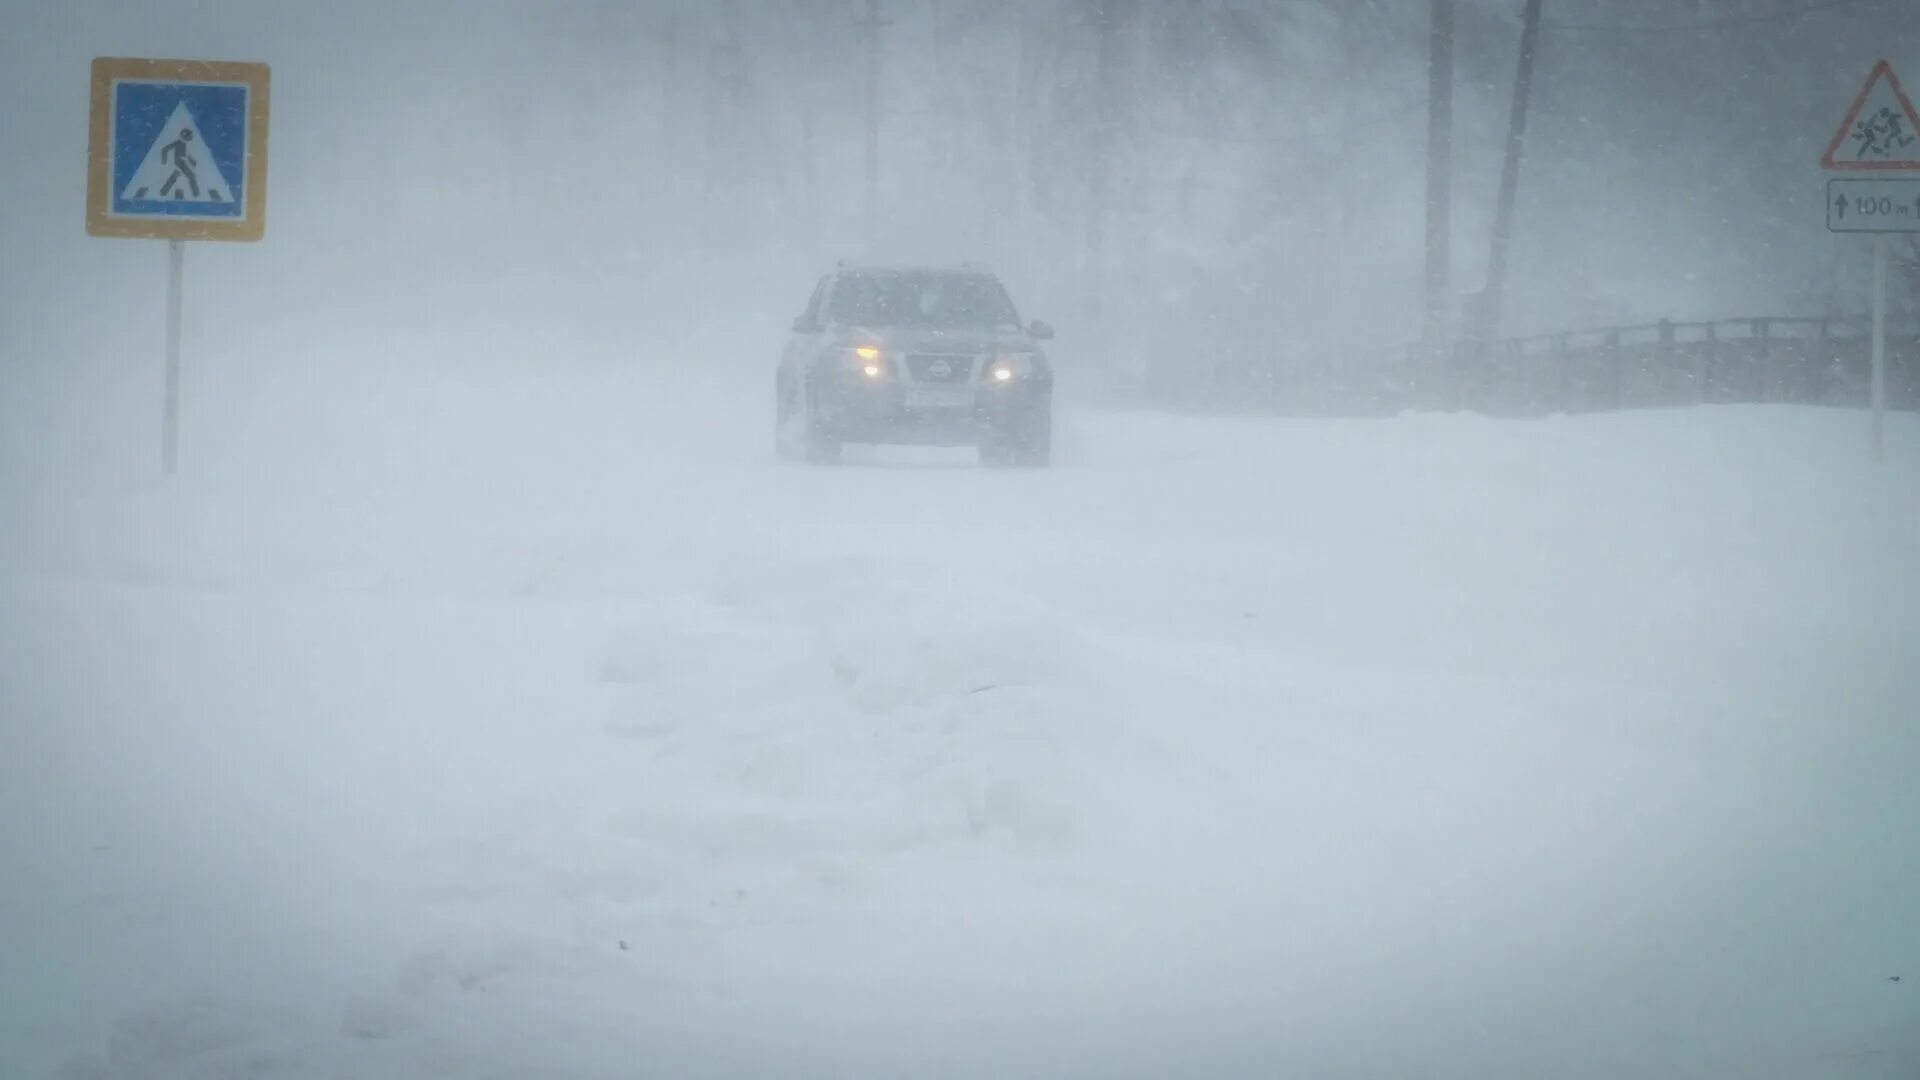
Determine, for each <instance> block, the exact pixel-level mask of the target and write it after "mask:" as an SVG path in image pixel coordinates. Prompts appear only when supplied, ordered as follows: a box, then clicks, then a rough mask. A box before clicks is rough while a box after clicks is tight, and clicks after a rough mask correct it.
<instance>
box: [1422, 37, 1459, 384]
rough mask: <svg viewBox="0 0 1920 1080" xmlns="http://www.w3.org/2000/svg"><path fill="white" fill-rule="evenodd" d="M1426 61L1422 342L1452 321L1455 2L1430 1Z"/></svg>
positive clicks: (1443, 333) (1436, 337) (1440, 336)
mask: <svg viewBox="0 0 1920 1080" xmlns="http://www.w3.org/2000/svg"><path fill="white" fill-rule="evenodd" d="M1428 34H1429V38H1430V43H1429V52H1428V59H1427V272H1426V314H1425V322H1424V333H1423V334H1422V337H1423V340H1424V341H1425V342H1426V345H1427V346H1428V348H1435V347H1437V346H1439V345H1440V344H1441V343H1442V342H1443V341H1445V340H1446V338H1447V337H1448V336H1449V335H1448V333H1447V324H1448V323H1449V322H1450V321H1451V320H1452V317H1453V295H1452V290H1453V286H1452V284H1451V281H1450V279H1451V273H1450V271H1451V270H1452V228H1453V224H1452V218H1453V0H1433V14H1432V25H1431V26H1430V27H1429V28H1428Z"/></svg>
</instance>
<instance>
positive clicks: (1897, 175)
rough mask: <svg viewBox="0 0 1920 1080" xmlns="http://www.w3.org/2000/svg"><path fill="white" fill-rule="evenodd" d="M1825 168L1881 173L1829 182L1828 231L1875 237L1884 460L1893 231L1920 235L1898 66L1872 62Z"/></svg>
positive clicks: (1912, 133) (1876, 403) (1914, 122)
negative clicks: (1889, 241) (1889, 264)
mask: <svg viewBox="0 0 1920 1080" xmlns="http://www.w3.org/2000/svg"><path fill="white" fill-rule="evenodd" d="M1820 165H1821V167H1822V168H1825V169H1831V170H1834V171H1836V172H1851V173H1863V172H1864V173H1874V174H1876V175H1875V176H1873V177H1872V178H1871V179H1868V178H1853V177H1849V178H1834V179H1830V180H1828V181H1827V228H1828V230H1830V231H1832V232H1863V233H1872V234H1873V389H1872V391H1871V399H1872V400H1871V404H1872V410H1873V433H1872V446H1873V459H1874V460H1875V461H1879V460H1881V459H1882V458H1884V457H1885V456H1886V412H1887V234H1888V233H1891V232H1920V113H1915V112H1914V108H1913V102H1912V101H1910V100H1908V98H1907V93H1906V91H1905V90H1904V89H1902V88H1901V86H1900V78H1899V76H1897V75H1895V74H1894V73H1893V65H1891V64H1889V63H1887V62H1886V61H1885V60H1882V61H1880V62H1879V63H1877V64H1875V65H1873V70H1872V71H1871V72H1869V73H1868V74H1867V82H1866V85H1865V86H1862V87H1861V88H1860V93H1859V94H1857V95H1856V96H1855V97H1854V99H1853V105H1852V106H1851V107H1850V108H1848V109H1847V115H1846V117H1845V119H1843V120H1841V121H1840V130H1839V131H1836V132H1834V135H1833V139H1832V141H1831V142H1829V143H1828V144H1827V152H1826V153H1825V154H1822V155H1821V156H1820ZM1902 174H1908V175H1902Z"/></svg>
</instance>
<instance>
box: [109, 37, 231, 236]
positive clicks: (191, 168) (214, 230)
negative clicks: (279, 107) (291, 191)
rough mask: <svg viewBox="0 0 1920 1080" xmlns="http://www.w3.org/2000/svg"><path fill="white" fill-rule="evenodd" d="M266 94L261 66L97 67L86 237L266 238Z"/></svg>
mask: <svg viewBox="0 0 1920 1080" xmlns="http://www.w3.org/2000/svg"><path fill="white" fill-rule="evenodd" d="M267 94H268V71H267V66H266V65H265V64H237V63H221V62H214V61H203V60H129V59H117V58H108V57H102V58H100V59H96V60H95V61H94V62H93V111H92V124H91V131H90V137H89V139H88V149H87V231H88V232H89V233H92V234H93V235H95V236H131V237H152V238H159V239H167V240H258V239H260V237H261V235H262V234H263V233H264V232H265V231H266V224H267V214H266V211H267V206H266V202H267Z"/></svg>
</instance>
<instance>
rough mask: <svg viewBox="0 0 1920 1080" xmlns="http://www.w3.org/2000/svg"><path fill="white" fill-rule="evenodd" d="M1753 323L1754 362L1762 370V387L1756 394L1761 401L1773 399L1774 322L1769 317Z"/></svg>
mask: <svg viewBox="0 0 1920 1080" xmlns="http://www.w3.org/2000/svg"><path fill="white" fill-rule="evenodd" d="M1750 321H1751V323H1752V324H1753V364H1754V367H1755V368H1756V369H1758V370H1759V372H1760V388H1759V390H1758V391H1757V392H1756V393H1755V394H1754V397H1755V399H1757V400H1759V401H1761V402H1768V401H1772V400H1773V324H1772V322H1771V321H1769V320H1767V319H1753V320H1750Z"/></svg>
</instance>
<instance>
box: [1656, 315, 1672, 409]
mask: <svg viewBox="0 0 1920 1080" xmlns="http://www.w3.org/2000/svg"><path fill="white" fill-rule="evenodd" d="M1653 366H1654V367H1655V369H1657V370H1658V371H1659V376H1658V377H1657V378H1656V379H1655V385H1657V386H1659V387H1661V388H1662V389H1664V388H1665V387H1667V386H1669V385H1671V383H1670V381H1669V380H1671V379H1672V378H1673V320H1672V319H1661V320H1660V344H1659V345H1658V346H1656V347H1655V348H1654V357H1653ZM1660 397H1661V400H1660V401H1658V402H1657V403H1656V404H1661V405H1664V404H1666V400H1665V398H1666V395H1665V394H1664V393H1663V394H1661V395H1660Z"/></svg>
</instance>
